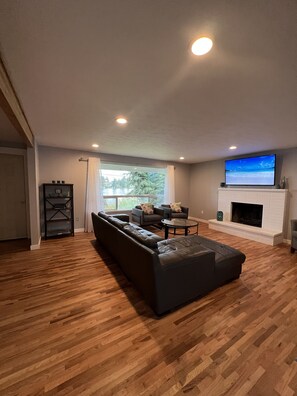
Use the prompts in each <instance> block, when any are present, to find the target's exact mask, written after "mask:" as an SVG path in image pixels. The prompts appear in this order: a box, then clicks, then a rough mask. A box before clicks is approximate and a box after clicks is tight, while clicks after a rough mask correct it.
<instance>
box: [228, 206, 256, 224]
mask: <svg viewBox="0 0 297 396" xmlns="http://www.w3.org/2000/svg"><path fill="white" fill-rule="evenodd" d="M231 204H232V212H231V213H232V221H233V222H234V223H241V224H246V225H250V226H253V227H260V228H261V227H262V216H263V205H258V204H250V203H241V202H231Z"/></svg>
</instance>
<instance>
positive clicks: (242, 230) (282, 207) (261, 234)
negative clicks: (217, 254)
mask: <svg viewBox="0 0 297 396" xmlns="http://www.w3.org/2000/svg"><path fill="white" fill-rule="evenodd" d="M287 197H288V190H278V189H262V188H261V189H256V188H219V189H218V210H221V211H222V212H223V214H224V220H223V221H217V220H209V228H211V229H213V230H217V231H222V232H225V233H227V234H231V235H237V236H240V237H243V238H247V239H252V240H254V241H258V242H262V243H266V244H267V245H272V246H274V245H277V244H279V243H282V242H283V231H284V222H285V211H286V205H287ZM232 202H241V203H251V204H258V205H263V217H262V227H261V228H259V227H253V226H250V225H245V224H240V223H234V222H232V221H231V218H232V214H231V210H232Z"/></svg>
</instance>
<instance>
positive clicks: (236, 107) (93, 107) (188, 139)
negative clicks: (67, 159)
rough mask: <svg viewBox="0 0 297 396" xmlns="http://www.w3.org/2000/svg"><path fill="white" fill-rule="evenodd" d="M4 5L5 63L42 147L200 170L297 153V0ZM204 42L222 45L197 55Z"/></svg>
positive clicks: (10, 0) (66, 0)
mask: <svg viewBox="0 0 297 396" xmlns="http://www.w3.org/2000/svg"><path fill="white" fill-rule="evenodd" d="M0 7H1V18H0V39H1V47H0V49H1V53H2V57H3V59H4V62H5V64H6V67H7V69H8V72H9V74H10V77H11V80H12V82H13V84H14V87H15V90H16V92H17V94H18V96H19V99H20V101H21V103H22V105H23V109H24V111H25V114H26V116H27V119H28V121H29V124H30V126H31V129H32V131H33V133H34V135H35V137H36V138H37V141H38V143H39V144H41V145H48V146H58V147H64V148H74V149H80V150H88V151H90V150H92V148H91V144H92V143H98V144H100V147H99V149H97V151H99V152H100V151H101V152H104V153H113V154H121V155H129V156H136V157H146V158H155V159H164V160H173V161H174V160H178V158H179V157H180V156H184V157H185V162H188V163H192V162H201V161H206V160H211V159H217V158H224V157H228V156H230V155H231V154H232V155H234V154H236V155H237V154H246V153H252V152H258V151H264V150H273V149H277V148H287V147H296V146H297V116H296V114H297V111H296V109H297V99H296V98H297V79H296V75H297V23H296V17H297V2H296V1H295V0H269V1H264V0H249V1H243V0H208V1H205V0H63V1H60V0H43V1H35V0H34V1H33V0H26V1H18V0H1V6H0ZM201 35H207V36H209V37H211V38H212V39H213V41H214V47H213V50H212V51H211V52H210V53H209V54H207V55H205V56H204V57H194V56H193V55H192V54H191V53H190V51H189V48H190V44H191V42H192V41H193V40H194V39H195V38H197V37H199V36H201ZM119 114H121V115H124V116H126V117H127V118H128V121H129V122H128V124H127V125H126V126H124V127H121V126H118V125H116V124H115V122H114V119H115V117H116V116H117V115H119ZM230 145H237V146H238V150H236V152H232V153H230V151H229V150H228V147H229V146H230Z"/></svg>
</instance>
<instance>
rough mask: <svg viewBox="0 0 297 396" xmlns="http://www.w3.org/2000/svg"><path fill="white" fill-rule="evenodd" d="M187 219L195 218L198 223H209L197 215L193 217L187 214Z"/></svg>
mask: <svg viewBox="0 0 297 396" xmlns="http://www.w3.org/2000/svg"><path fill="white" fill-rule="evenodd" d="M189 220H195V221H198V222H199V223H206V224H208V223H209V222H208V220H205V219H200V218H199V217H193V216H189Z"/></svg>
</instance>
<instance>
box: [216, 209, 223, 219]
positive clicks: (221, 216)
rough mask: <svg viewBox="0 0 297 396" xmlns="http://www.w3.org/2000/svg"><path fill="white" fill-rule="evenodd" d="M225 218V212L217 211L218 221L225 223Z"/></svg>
mask: <svg viewBox="0 0 297 396" xmlns="http://www.w3.org/2000/svg"><path fill="white" fill-rule="evenodd" d="M223 217H224V214H223V212H222V211H221V210H218V211H217V220H218V221H223Z"/></svg>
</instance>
